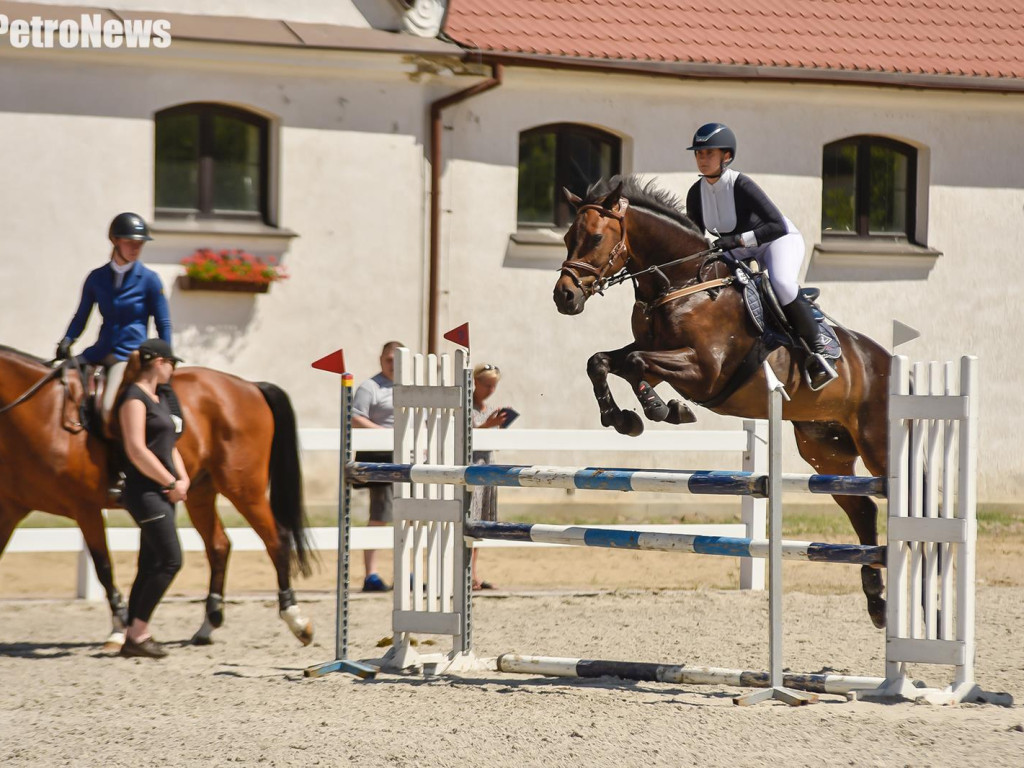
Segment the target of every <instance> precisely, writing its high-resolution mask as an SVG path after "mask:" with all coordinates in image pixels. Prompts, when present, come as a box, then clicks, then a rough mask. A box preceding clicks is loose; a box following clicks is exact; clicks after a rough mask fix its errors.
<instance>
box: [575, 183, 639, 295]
mask: <svg viewBox="0 0 1024 768" xmlns="http://www.w3.org/2000/svg"><path fill="white" fill-rule="evenodd" d="M627 208H629V200H627V199H626V198H624V197H620V198H619V210H617V211H613V210H612V209H610V208H605V207H604V206H602V205H596V204H592V203H591V204H588V205H581V206H580V207H579V208H578V209H577V213H580V212H582V211H596V212H597V215H598V216H602V217H605V218H609V219H615V220H616V221H618V222H619V231H620V232H621V233H622V234H621V235H620V236H619V242H617V243H616V244H615V245H614V246H612V249H611V251H609V252H608V261H607V262H605V265H604V266H603V267H601V268H600V269H598V268H597V267H595V266H593V265H591V264H588V263H587V262H585V261H572V260H570V259H566V260H565V261H563V262H562V267H561V273H562V274H563V275H565V276H566V277H568V278H569V279H570V280H572V281H573V283H574V284H575V285H576V287H577V288H579V289H580V290H581V291H583V294H584V295H585V296H593V295H594V294H595V293H599V294H601V295H604V285H605V283H606V282H607V281H608V278H610V277H611V276H612V275H613V274H615V273H616V272H618V271H619V269H620V268H618V267H615V266H614V265H615V260H616V259H618V258H619V256H621V255H622V253H623V252H626V209H627ZM628 261H629V253H628V252H626V259H625V261H624V262H623V264H622V266H623V267H624V266H625V265H626V262H628ZM581 272H587V273H589V274H591V275H593V276H594V277H595V278H597V279H596V280H594V282H592V283H591V284H590V285H589V286H585V285H583V279H582V275H581V274H580V273H581ZM588 289H589V290H588Z"/></svg>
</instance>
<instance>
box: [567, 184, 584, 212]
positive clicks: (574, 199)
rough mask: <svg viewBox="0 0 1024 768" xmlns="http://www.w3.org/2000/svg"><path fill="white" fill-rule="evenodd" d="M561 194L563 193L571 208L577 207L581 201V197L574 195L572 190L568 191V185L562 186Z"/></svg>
mask: <svg viewBox="0 0 1024 768" xmlns="http://www.w3.org/2000/svg"><path fill="white" fill-rule="evenodd" d="M562 194H563V195H565V199H566V201H567V202H568V203H569V205H571V206H572V207H573V208H577V207H579V204H580V203H582V202H583V198H581V197H578V196H577V195H574V194H573V193H572V192H570V191H569V188H568V187H562Z"/></svg>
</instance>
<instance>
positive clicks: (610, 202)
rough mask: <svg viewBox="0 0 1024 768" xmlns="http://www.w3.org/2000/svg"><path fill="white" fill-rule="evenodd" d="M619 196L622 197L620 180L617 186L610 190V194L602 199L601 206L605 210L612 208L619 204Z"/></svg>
mask: <svg viewBox="0 0 1024 768" xmlns="http://www.w3.org/2000/svg"><path fill="white" fill-rule="evenodd" d="M621 197H622V182H621V181H620V182H619V184H618V186H617V187H615V189H613V190H612V191H611V194H609V195H608V197H606V198H605V199H604V200H602V201H601V207H602V208H606V209H607V210H609V211H610V210H611V209H612V208H614V207H615V206H616V205H618V204H619V198H621Z"/></svg>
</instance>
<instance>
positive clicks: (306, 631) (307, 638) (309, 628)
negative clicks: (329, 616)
mask: <svg viewBox="0 0 1024 768" xmlns="http://www.w3.org/2000/svg"><path fill="white" fill-rule="evenodd" d="M295 636H296V637H297V638H299V642H300V643H302V644H303V645H309V644H310V643H312V642H313V622H312V621H308V622H306V626H305V627H303V628H302V631H301V632H297V633H296V634H295Z"/></svg>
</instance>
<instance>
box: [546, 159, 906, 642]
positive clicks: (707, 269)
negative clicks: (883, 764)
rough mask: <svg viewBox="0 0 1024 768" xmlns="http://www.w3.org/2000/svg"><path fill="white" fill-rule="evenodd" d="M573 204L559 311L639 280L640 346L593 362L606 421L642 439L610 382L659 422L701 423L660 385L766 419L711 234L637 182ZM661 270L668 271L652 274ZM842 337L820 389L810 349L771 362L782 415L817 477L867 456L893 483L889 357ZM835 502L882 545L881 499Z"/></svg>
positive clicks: (749, 329) (877, 579)
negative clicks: (807, 364)
mask: <svg viewBox="0 0 1024 768" xmlns="http://www.w3.org/2000/svg"><path fill="white" fill-rule="evenodd" d="M566 197H567V198H568V200H569V202H570V204H572V205H573V206H575V207H576V217H575V219H574V221H573V223H572V226H571V227H570V228H569V231H568V232H567V233H566V235H565V244H566V247H567V249H568V257H567V259H566V261H565V262H564V263H563V264H562V270H561V274H560V275H559V278H558V282H557V283H556V284H555V290H554V300H555V305H556V306H557V307H558V311H559V312H560V313H562V314H564V315H577V314H579V313H581V312H582V311H583V309H584V306H585V305H586V302H587V300H588V299H589V298H590V297H591V296H593V295H594V294H595V293H599V292H602V291H603V289H604V288H605V287H606V286H607V285H608V283H607V282H606V281H607V280H608V279H609V278H611V277H612V276H613V275H616V274H617V273H620V272H622V271H624V273H625V274H626V275H628V276H629V277H630V279H632V281H633V283H634V292H635V297H636V303H635V304H634V306H633V314H632V331H633V339H634V341H633V343H632V344H628V345H627V346H625V347H622V348H621V349H617V350H615V351H611V352H598V353H597V354H595V355H594V356H593V357H591V358H590V359H589V361H588V363H587V373H588V374H589V376H590V379H591V381H592V382H593V385H594V394H595V396H596V397H597V402H598V405H599V407H600V411H601V423H602V424H603V425H605V426H612V427H615V429H617V430H618V431H619V432H621V433H623V434H632V435H637V434H640V433H641V432H642V431H643V422H642V421H641V419H640V418H639V416H637V414H636V413H634V412H633V411H623V410H621V409H620V408H619V407H618V406H617V405H616V403H615V400H614V399H613V397H612V393H611V390H610V389H609V388H608V375H609V374H614V375H616V376H620V377H622V378H623V379H625V380H626V381H628V382H629V383H630V385H631V386H632V388H633V391H634V393H635V394H636V395H637V398H638V400H639V401H640V403H641V405H642V406H643V410H644V414H645V415H646V416H647V418H649V419H652V420H654V421H667V422H669V423H672V424H685V423H689V422H692V421H694V420H695V418H696V417H695V416H694V414H693V412H692V411H691V410H690V408H689V406H688V405H687V404H686V403H685V402H683V401H681V400H678V399H673V400H670V401H669V402H668V403H665V402H663V401H662V399H661V398H660V397H659V396H658V394H657V393H656V392H655V391H654V387H656V386H657V385H658V384H660V383H661V382H666V383H667V384H668V385H669V386H671V387H672V388H673V389H674V390H675V391H676V392H678V393H679V394H680V395H682V397H683V398H685V399H686V400H689V401H691V402H694V403H697V404H698V405H703V406H705V407H707V408H710V409H711V410H713V411H714V412H716V413H721V414H726V415H729V416H741V417H743V418H757V419H763V418H766V417H767V397H766V392H767V387H766V381H765V374H764V372H763V370H762V369H761V368H760V366H759V365H757V362H758V361H756V360H755V362H754V365H753V366H751V364H750V363H751V360H752V359H755V358H756V357H758V356H759V354H758V352H759V350H758V349H757V348H756V345H758V344H759V343H760V342H759V336H760V334H759V333H758V332H757V331H756V328H755V326H754V324H753V322H752V321H751V320H750V319H749V317H748V316H747V313H746V309H745V307H744V303H743V298H742V296H741V294H740V292H739V291H738V290H736V289H735V288H734V287H733V286H732V285H730V284H728V283H726V284H722V283H721V282H718V281H720V280H726V281H728V280H729V278H730V277H732V271H731V269H730V267H729V266H727V265H726V264H725V263H723V261H722V260H721V257H720V255H719V254H716V253H713V252H711V251H709V250H708V244H707V241H706V240H705V239H704V234H703V233H702V232H699V231H698V230H697V227H696V226H695V225H694V224H693V222H691V221H690V220H689V219H688V218H687V217H686V215H685V213H684V211H683V205H682V203H681V201H679V200H678V199H677V198H676V197H675V196H674V195H672V194H670V193H668V192H665V191H664V190H661V189H658V188H657V187H655V186H654V185H653V183H648V184H646V185H644V184H642V183H641V182H640V181H639V180H638V179H637V178H635V177H625V178H621V179H620V178H617V177H616V178H614V179H612V181H611V182H610V183H608V184H602V183H599V184H597V185H594V186H593V187H591V189H590V190H588V192H587V195H586V198H585V199H582V200H581V199H580V198H579V197H577V196H575V195H573V194H572V193H570V192H568V190H566ZM691 255H692V256H693V258H691V259H688V260H682V261H680V259H681V258H682V257H687V256H691ZM670 262H675V263H672V264H669V263H670ZM656 265H665V266H663V267H659V270H652V271H647V272H645V271H644V270H647V269H648V268H650V267H653V266H656ZM641 273H642V274H641ZM688 291H692V292H688ZM835 330H836V332H837V334H838V337H839V341H840V345H841V347H842V357H841V358H840V359H839V360H838V361H837V363H836V369H837V371H838V373H839V378H838V379H837V380H835V381H833V382H831V383H830V384H828V386H826V387H824V388H823V389H821V390H820V391H818V392H814V391H812V390H811V389H810V388H809V386H808V385H807V382H806V381H805V380H804V378H803V376H802V370H801V362H802V356H803V353H802V352H798V353H791V352H790V351H789V350H788V349H786V348H779V349H776V350H775V351H774V352H772V353H771V354H769V355H768V357H767V359H768V361H769V363H770V365H771V366H772V368H773V370H774V371H775V374H776V375H777V376H778V378H779V379H780V380H781V381H782V382H783V384H784V385H785V387H786V391H787V392H788V394H789V396H790V397H791V400H790V401H789V402H787V403H786V404H785V405H784V407H783V418H785V419H786V420H788V421H791V422H792V423H793V429H794V432H795V433H796V441H797V446H798V448H799V450H800V455H801V456H802V457H803V458H804V459H805V460H806V461H807V463H809V464H810V465H811V466H812V467H814V469H815V470H816V471H817V472H819V473H822V474H836V475H852V474H854V466H855V463H856V461H857V458H858V457H860V458H861V459H863V461H864V464H865V466H866V467H867V469H868V471H869V472H870V473H871V474H872V475H875V476H883V477H884V476H885V475H886V470H887V452H886V451H887V440H888V423H887V414H888V389H889V383H888V379H889V366H890V357H889V354H888V353H887V352H886V351H885V350H884V349H883V348H882V347H881V346H880V345H879V344H877V343H875V342H874V341H872V340H870V339H868V338H866V337H864V336H861V335H859V334H854V333H853V332H851V331H848V330H846V329H844V328H836V329H835ZM748 372H749V373H748ZM833 498H834V499H835V500H836V502H837V503H838V504H839V506H840V507H842V508H843V510H844V511H845V512H846V515H847V517H849V518H850V522H851V523H852V524H853V528H854V530H855V531H856V533H857V537H858V538H859V539H860V543H861V544H870V545H877V543H878V531H877V515H878V508H877V506H876V505H875V503H874V501H872V500H871V499H869V498H866V497H863V496H834V497H833ZM861 582H862V584H863V587H864V594H865V596H866V597H867V604H868V613H869V614H870V616H871V620H872V621H873V622H874V624H875V626H876V627H882V626H884V624H885V600H884V598H883V597H882V592H883V584H882V577H881V573H880V572H879V571H878V570H877V569H875V568H873V567H870V566H864V567H863V568H862V569H861Z"/></svg>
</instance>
